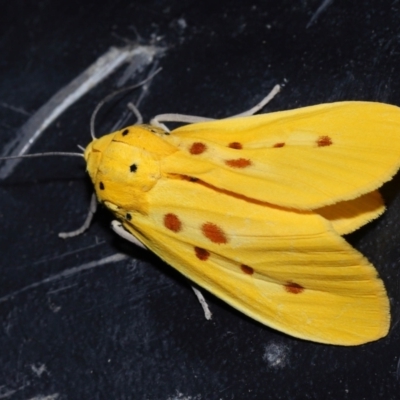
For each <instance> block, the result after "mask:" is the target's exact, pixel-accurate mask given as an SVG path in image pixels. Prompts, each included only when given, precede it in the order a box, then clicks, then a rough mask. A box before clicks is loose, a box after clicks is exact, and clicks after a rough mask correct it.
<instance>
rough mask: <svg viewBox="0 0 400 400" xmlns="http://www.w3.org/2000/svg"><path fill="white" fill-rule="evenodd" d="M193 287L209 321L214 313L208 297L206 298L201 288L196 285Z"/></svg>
mask: <svg viewBox="0 0 400 400" xmlns="http://www.w3.org/2000/svg"><path fill="white" fill-rule="evenodd" d="M192 289H193V292H194V294H195V295H196V297H197V300H198V301H199V303H200V305H201V308H202V309H203V312H204V317H205V319H206V320H208V321H209V320H210V319H211V318H212V313H211V311H210V309H209V307H208V304H207V302H206V299H205V298H204V296H203V294H202V293H201V292H200V290H199V289H197V288H195V287H194V286H192Z"/></svg>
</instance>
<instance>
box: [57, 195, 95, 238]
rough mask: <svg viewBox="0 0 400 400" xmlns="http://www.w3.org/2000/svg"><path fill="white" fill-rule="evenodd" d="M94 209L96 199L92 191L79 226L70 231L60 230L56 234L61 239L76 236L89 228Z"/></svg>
mask: <svg viewBox="0 0 400 400" xmlns="http://www.w3.org/2000/svg"><path fill="white" fill-rule="evenodd" d="M96 210H97V200H96V195H95V194H94V193H93V194H92V198H91V199H90V206H89V211H88V214H87V217H86V220H85V222H84V223H83V225H82V226H81V227H80V228H78V229H75V230H74V231H71V232H60V233H59V234H58V236H59V237H60V238H62V239H67V238H70V237H74V236H78V235H80V234H82V233H83V232H85V231H86V229H88V228H89V226H90V224H91V222H92V219H93V216H94V213H95V212H96Z"/></svg>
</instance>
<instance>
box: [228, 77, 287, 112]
mask: <svg viewBox="0 0 400 400" xmlns="http://www.w3.org/2000/svg"><path fill="white" fill-rule="evenodd" d="M280 90H281V87H280V86H279V85H275V86H274V87H273V88H272V90H271V91H270V92H269V93H268V95H267V96H265V97H264V98H263V99H262V100H261V101H260V102H259V103H258V104H256V105H255V106H254V107H252V108H250V110H247V111H244V112H242V113H240V114H236V115H232V116H231V117H229V118H237V117H248V116H250V115H254V114H255V113H256V112H258V111H260V110H261V109H262V108H263V107H265V106H266V105H267V104H268V103H269V102H270V101H271V100H272V99H273V98H274V97H275V96H276V95H277V94H278V93H279V92H280Z"/></svg>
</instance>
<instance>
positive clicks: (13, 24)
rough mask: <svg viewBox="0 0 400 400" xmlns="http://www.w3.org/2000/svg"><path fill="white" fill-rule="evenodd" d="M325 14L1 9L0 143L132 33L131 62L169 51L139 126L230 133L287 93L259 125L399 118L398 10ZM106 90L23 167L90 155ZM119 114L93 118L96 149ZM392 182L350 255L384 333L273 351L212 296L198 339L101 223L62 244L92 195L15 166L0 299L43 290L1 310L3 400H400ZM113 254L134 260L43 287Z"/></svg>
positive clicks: (190, 318) (48, 171)
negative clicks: (276, 116) (383, 108)
mask: <svg viewBox="0 0 400 400" xmlns="http://www.w3.org/2000/svg"><path fill="white" fill-rule="evenodd" d="M328 3H329V4H328ZM350 3H351V4H350ZM321 4H322V1H319V0H318V1H317V0H302V1H289V0H282V1H276V0H270V1H251V2H245V1H227V0H220V1H209V0H205V1H174V0H169V1H155V0H152V1H145V0H141V1H130V2H129V1H118V0H114V1H108V0H104V1H102V2H99V1H61V0H57V1H50V0H46V1H40V2H29V1H23V0H14V1H12V2H7V3H6V2H3V4H2V6H1V15H0V19H1V21H0V22H1V23H0V32H1V34H0V49H1V53H0V54H1V56H0V103H1V104H0V138H1V143H2V144H4V143H6V142H7V141H8V140H9V139H10V138H12V137H13V135H14V134H15V132H16V131H17V130H18V128H19V127H20V126H22V125H23V123H24V122H26V120H27V119H28V118H29V116H30V115H32V114H33V113H34V112H35V111H36V110H37V109H38V108H40V107H41V106H42V105H43V104H44V103H46V102H47V101H48V100H49V98H50V97H51V96H52V95H54V94H55V93H56V92H57V91H58V90H60V89H61V88H62V87H64V86H65V85H67V84H68V83H69V82H70V81H71V80H72V79H74V78H75V77H76V76H77V75H79V74H80V73H81V72H82V71H83V70H84V69H86V68H87V67H88V66H89V65H90V64H92V63H93V62H94V61H95V60H96V59H97V58H98V57H99V56H100V55H102V54H103V53H105V52H106V51H107V50H108V49H109V48H110V47H111V46H124V45H125V43H124V41H123V39H121V38H125V39H129V40H132V41H135V40H136V39H137V37H136V35H135V33H134V30H135V29H136V30H137V32H138V33H139V35H140V38H141V44H149V43H154V44H157V45H159V46H164V47H165V48H166V52H165V54H164V57H162V58H159V59H158V62H159V65H160V66H162V67H163V70H162V72H161V73H160V74H158V75H157V76H156V77H155V78H154V80H153V82H152V85H151V88H150V90H149V93H148V95H147V96H146V97H145V99H144V100H143V102H142V104H141V107H140V109H141V111H142V113H143V114H144V116H145V118H146V119H149V118H150V117H151V116H154V115H156V114H159V113H164V112H179V113H186V114H194V115H204V116H209V117H223V116H228V115H232V114H234V113H238V112H241V111H243V110H245V109H247V108H249V107H251V106H252V105H254V104H255V103H256V102H257V101H259V100H260V99H261V98H262V97H263V96H264V95H265V94H266V93H267V92H268V91H269V90H270V89H271V88H272V86H273V85H274V84H276V83H285V87H284V90H283V91H282V93H281V94H279V95H278V97H277V98H276V99H274V101H273V102H272V103H271V104H270V105H269V106H268V107H267V109H266V111H273V110H284V109H290V108H296V107H299V106H305V105H310V104H317V103H322V102H331V101H337V100H371V101H381V102H387V103H391V104H397V105H400V78H399V69H400V2H399V1H385V2H382V1H380V0H366V1H363V2H348V1H344V0H342V1H337V0H334V1H331V2H326V5H327V7H326V9H325V10H324V11H323V12H322V13H321V14H320V15H319V16H318V18H316V19H315V20H314V21H313V22H312V23H311V24H309V23H310V21H311V19H312V16H313V15H314V14H315V12H316V10H317V9H318V7H320V5H321ZM307 26H308V27H307ZM142 75H143V76H145V75H146V71H144V72H143V74H142ZM140 76H141V75H140ZM140 76H139V75H138V80H139V78H140ZM116 80H117V76H112V77H110V78H109V79H108V80H107V81H105V82H104V83H102V84H101V85H99V86H98V87H97V88H96V89H94V90H93V91H92V92H90V94H88V95H87V96H85V97H84V98H83V99H82V100H81V101H79V102H78V103H76V104H75V105H74V106H72V107H71V108H70V109H69V110H68V111H67V112H66V113H64V114H63V115H62V116H61V117H60V118H59V119H58V120H57V121H56V123H54V124H52V125H51V127H50V128H49V129H47V130H46V131H45V133H44V134H43V135H42V137H41V139H40V140H39V141H38V143H37V144H36V145H35V146H34V148H33V149H32V150H31V152H37V151H48V150H62V151H76V144H81V145H84V146H85V145H86V144H87V143H88V142H89V141H90V135H89V118H90V114H91V112H92V111H93V109H94V107H95V106H96V104H97V103H98V102H99V101H100V99H101V98H102V97H103V96H104V95H106V94H108V93H110V92H111V91H112V90H114V89H115V82H116ZM131 98H135V93H133V94H132V95H131ZM125 102H126V101H125ZM9 106H13V107H18V108H21V109H23V110H25V111H26V114H25V113H24V112H18V111H13V110H11V109H10V108H9ZM119 112H120V111H118V107H116V109H113V108H112V107H108V108H107V107H106V110H105V111H104V112H103V113H102V115H101V116H100V117H99V120H98V129H99V133H105V132H106V131H107V130H109V129H111V126H112V125H113V123H114V122H115V121H116V120H117V119H118V114H119ZM399 134H400V132H399ZM300 162H301V160H299V163H300ZM398 182H399V179H398V178H397V181H396V179H395V180H394V181H392V182H390V183H389V184H387V185H386V187H385V188H384V193H385V196H386V198H387V200H388V202H389V209H388V212H387V213H386V214H385V215H384V216H383V217H381V218H380V219H379V220H378V221H376V222H374V223H372V224H370V225H369V226H368V227H366V228H363V229H361V230H360V231H359V232H357V233H356V234H355V235H353V236H351V237H350V238H349V240H350V241H351V243H352V244H354V245H355V246H356V247H357V248H358V249H360V250H361V251H362V252H363V253H364V254H365V255H366V256H367V257H368V258H369V259H370V260H371V261H372V262H373V263H374V264H375V266H376V268H377V269H378V270H379V273H380V275H381V277H382V279H383V280H384V282H385V284H386V286H387V289H388V292H389V296H390V299H391V303H392V316H393V321H392V328H391V331H390V333H389V335H388V336H387V337H386V338H384V339H382V340H380V341H378V342H375V343H371V344H367V345H364V346H360V347H353V348H343V347H334V346H326V345H319V344H314V343H310V342H305V341H302V340H298V339H294V338H291V337H288V336H285V335H283V334H281V333H279V332H276V331H274V330H271V329H269V328H267V327H264V326H262V325H260V324H258V323H257V322H254V321H252V320H250V319H249V318H247V317H245V316H243V315H242V314H240V313H239V312H236V311H235V310H234V309H232V308H231V307H229V306H227V305H225V304H224V303H223V302H221V301H220V300H218V299H216V298H214V297H213V296H211V295H208V294H205V295H206V298H207V300H208V302H209V305H210V307H211V309H212V311H213V314H214V317H213V320H212V321H211V322H209V321H206V320H205V319H204V317H203V314H202V311H201V309H200V307H199V304H198V303H197V301H196V299H195V297H194V295H193V293H192V291H191V289H190V286H189V284H188V282H187V281H186V280H185V279H183V278H182V277H181V276H180V275H179V274H177V273H176V272H175V271H173V269H172V268H171V267H169V266H167V265H165V264H164V263H162V262H161V261H160V260H159V259H157V258H156V257H155V256H153V255H151V254H148V253H146V252H144V251H142V250H140V249H136V248H134V247H133V246H130V245H129V244H128V243H125V242H124V241H123V240H122V239H120V238H118V237H116V235H115V234H113V233H112V232H111V230H110V229H109V223H110V220H111V216H110V215H109V214H108V213H107V212H105V211H104V210H101V211H100V212H99V213H98V214H97V215H96V218H95V221H94V223H93V225H92V226H91V228H90V230H89V231H88V232H86V233H85V234H84V235H82V236H79V237H76V238H73V239H69V240H62V239H59V238H58V237H57V233H58V232H60V231H64V230H71V229H74V228H76V227H77V226H79V225H80V224H81V223H82V221H83V220H84V218H85V215H86V210H87V207H88V203H89V198H90V191H91V188H90V183H89V181H88V179H87V178H86V177H85V172H84V165H83V163H82V161H81V160H78V159H75V158H71V159H68V158H46V159H38V160H25V161H23V162H21V163H20V164H19V166H18V167H17V169H16V170H15V172H14V173H13V174H12V175H11V176H10V177H9V178H8V179H6V180H5V181H3V182H1V183H0V223H1V230H0V260H1V261H0V268H1V272H0V297H3V296H8V295H10V294H12V293H14V292H16V291H18V290H20V289H22V288H24V287H26V286H28V285H31V284H34V283H38V282H42V284H40V285H38V286H37V287H36V288H32V289H30V290H27V291H25V292H23V293H20V294H16V295H15V296H12V297H7V300H6V301H3V302H2V303H0V318H1V326H0V329H1V330H0V398H6V399H12V400H14V399H41V398H42V397H43V399H46V400H53V399H59V400H60V399H161V400H172V399H181V400H200V399H207V400H209V399H215V400H217V399H224V400H225V399H320V398H330V399H380V398H381V399H386V400H388V399H397V398H399V390H400V388H399V386H400V381H399V379H400V374H399V371H398V362H399V358H400V332H399V326H398V322H399V317H400V309H399V298H400V293H399V269H400V250H399V249H400V229H399V226H400V214H399V207H400V198H399V196H397V192H398V190H397V189H398ZM117 252H125V253H126V254H128V255H129V258H127V259H126V260H124V261H121V262H118V263H112V264H107V265H103V266H98V267H97V268H93V269H90V270H87V271H82V272H80V273H77V274H73V275H71V276H70V277H68V278H64V279H59V280H55V281H53V282H50V283H46V282H43V280H45V279H46V278H49V277H51V276H54V275H56V274H59V273H62V272H63V271H66V270H68V269H69V268H73V267H78V266H82V265H86V263H89V262H92V261H96V260H100V259H102V258H104V257H107V256H110V255H113V254H115V253H117ZM40 396H42V397H40ZM46 396H47V397H46Z"/></svg>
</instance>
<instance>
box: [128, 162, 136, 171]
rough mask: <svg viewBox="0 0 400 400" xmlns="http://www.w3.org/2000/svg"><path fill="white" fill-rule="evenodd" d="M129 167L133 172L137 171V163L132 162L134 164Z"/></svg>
mask: <svg viewBox="0 0 400 400" xmlns="http://www.w3.org/2000/svg"><path fill="white" fill-rule="evenodd" d="M129 169H130V171H131V172H136V171H137V165H136V164H132V165H131V166H130V167H129Z"/></svg>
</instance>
